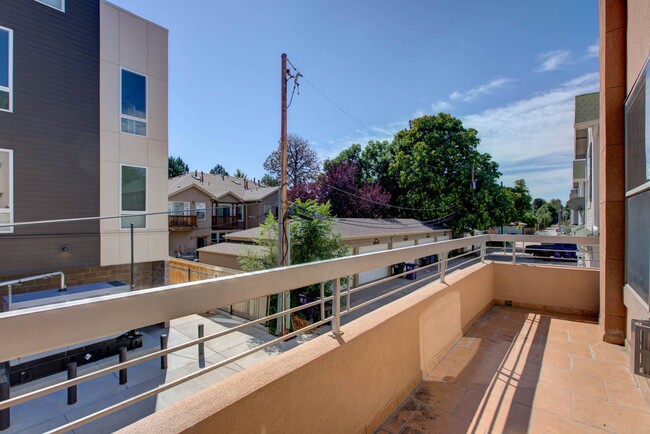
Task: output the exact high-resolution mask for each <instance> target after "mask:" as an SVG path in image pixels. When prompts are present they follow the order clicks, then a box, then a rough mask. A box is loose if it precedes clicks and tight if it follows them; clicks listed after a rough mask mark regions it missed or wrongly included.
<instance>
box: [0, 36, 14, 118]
mask: <svg viewBox="0 0 650 434" xmlns="http://www.w3.org/2000/svg"><path fill="white" fill-rule="evenodd" d="M0 30H4V31H6V32H9V83H8V84H9V86H8V87H5V86H2V85H0V90H2V91H4V92H9V109H3V108H0V111H1V112H7V113H13V112H14V31H13V30H12V29H9V28H7V27H2V26H0Z"/></svg>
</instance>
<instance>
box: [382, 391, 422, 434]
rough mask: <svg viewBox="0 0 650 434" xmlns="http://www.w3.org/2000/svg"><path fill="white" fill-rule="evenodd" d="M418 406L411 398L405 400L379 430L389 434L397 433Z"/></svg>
mask: <svg viewBox="0 0 650 434" xmlns="http://www.w3.org/2000/svg"><path fill="white" fill-rule="evenodd" d="M419 406H420V404H419V403H418V402H417V401H415V400H414V399H413V398H410V397H409V398H406V400H405V401H404V402H403V403H402V405H400V406H399V408H398V409H397V410H395V412H394V413H393V414H391V415H390V416H389V417H388V419H386V421H385V422H384V423H383V424H382V425H381V426H380V429H383V430H385V431H388V432H390V433H398V432H400V429H401V428H402V425H404V424H405V423H406V422H408V420H409V419H411V417H412V416H413V414H415V412H416V411H417V410H418V408H419Z"/></svg>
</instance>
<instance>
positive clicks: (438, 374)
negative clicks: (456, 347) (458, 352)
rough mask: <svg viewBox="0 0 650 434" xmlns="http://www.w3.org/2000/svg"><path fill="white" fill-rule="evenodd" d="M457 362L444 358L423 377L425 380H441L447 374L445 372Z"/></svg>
mask: <svg viewBox="0 0 650 434" xmlns="http://www.w3.org/2000/svg"><path fill="white" fill-rule="evenodd" d="M456 363H457V362H456V361H454V360H451V359H444V360H443V361H442V362H440V363H439V364H438V366H436V367H435V368H434V369H433V371H431V373H429V375H428V376H427V377H426V378H425V380H442V379H443V378H445V377H446V376H447V373H448V372H449V370H450V369H451V368H452V367H453V366H454V365H455V364H456Z"/></svg>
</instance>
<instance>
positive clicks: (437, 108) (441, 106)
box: [418, 100, 452, 117]
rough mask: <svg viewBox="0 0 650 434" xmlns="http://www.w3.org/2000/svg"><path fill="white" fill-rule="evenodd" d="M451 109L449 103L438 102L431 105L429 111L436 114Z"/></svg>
mask: <svg viewBox="0 0 650 434" xmlns="http://www.w3.org/2000/svg"><path fill="white" fill-rule="evenodd" d="M451 107H452V106H451V103H450V102H449V101H443V100H440V101H436V102H434V103H433V104H431V111H433V113H436V114H438V113H439V112H441V111H444V110H449V109H450V108H451ZM418 117H420V116H418Z"/></svg>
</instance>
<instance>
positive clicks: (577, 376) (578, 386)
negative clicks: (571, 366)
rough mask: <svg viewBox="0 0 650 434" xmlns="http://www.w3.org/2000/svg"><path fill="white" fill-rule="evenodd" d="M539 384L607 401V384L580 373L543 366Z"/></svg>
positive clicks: (599, 379) (597, 378)
mask: <svg viewBox="0 0 650 434" xmlns="http://www.w3.org/2000/svg"><path fill="white" fill-rule="evenodd" d="M539 382H540V383H541V384H543V385H546V386H551V387H557V388H558V389H564V390H568V391H571V392H580V393H584V394H588V395H591V396H595V397H598V398H600V399H602V400H605V399H606V397H607V395H606V393H605V382H604V380H603V379H602V378H599V377H594V376H593V375H586V374H582V373H579V372H571V371H565V370H563V369H557V368H552V367H549V366H542V371H541V373H540V377H539Z"/></svg>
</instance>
